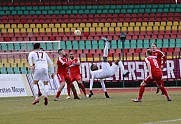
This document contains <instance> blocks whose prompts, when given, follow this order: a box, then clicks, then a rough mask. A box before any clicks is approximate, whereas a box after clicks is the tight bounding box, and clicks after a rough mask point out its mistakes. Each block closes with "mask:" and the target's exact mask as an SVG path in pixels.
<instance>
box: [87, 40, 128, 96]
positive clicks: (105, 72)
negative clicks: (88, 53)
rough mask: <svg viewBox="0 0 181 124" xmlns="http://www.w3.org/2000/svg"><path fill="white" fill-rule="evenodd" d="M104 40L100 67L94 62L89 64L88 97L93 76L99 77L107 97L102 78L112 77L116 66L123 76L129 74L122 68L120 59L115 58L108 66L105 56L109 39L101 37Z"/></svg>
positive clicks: (91, 93)
mask: <svg viewBox="0 0 181 124" xmlns="http://www.w3.org/2000/svg"><path fill="white" fill-rule="evenodd" d="M102 39H103V40H104V41H105V47H104V54H103V61H102V69H98V66H97V65H96V64H92V65H91V72H90V73H91V79H90V94H89V98H90V97H91V96H92V95H93V92H92V87H93V81H94V78H97V79H100V82H101V86H102V88H103V90H104V93H105V96H106V98H109V95H108V94H107V91H106V87H105V84H104V80H103V79H105V78H109V77H112V76H113V75H114V74H115V72H116V70H117V68H120V70H121V71H122V72H123V76H126V75H128V74H129V72H128V71H126V70H124V66H123V63H122V61H120V60H117V61H115V62H114V63H113V64H112V66H110V64H109V63H108V62H107V56H108V45H109V42H110V41H109V40H108V39H106V38H102Z"/></svg>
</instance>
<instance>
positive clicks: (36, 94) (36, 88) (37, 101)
mask: <svg viewBox="0 0 181 124" xmlns="http://www.w3.org/2000/svg"><path fill="white" fill-rule="evenodd" d="M33 83H34V85H33V89H34V92H35V100H34V101H33V103H32V104H33V105H35V104H37V103H39V96H38V86H37V84H38V81H33Z"/></svg>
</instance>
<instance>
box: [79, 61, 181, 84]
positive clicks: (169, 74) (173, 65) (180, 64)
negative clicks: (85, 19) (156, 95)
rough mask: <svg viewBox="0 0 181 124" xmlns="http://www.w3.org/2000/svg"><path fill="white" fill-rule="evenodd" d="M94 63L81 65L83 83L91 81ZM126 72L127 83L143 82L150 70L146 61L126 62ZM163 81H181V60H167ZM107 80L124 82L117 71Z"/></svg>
mask: <svg viewBox="0 0 181 124" xmlns="http://www.w3.org/2000/svg"><path fill="white" fill-rule="evenodd" d="M101 63H102V62H97V65H98V66H99V67H100V68H101ZM91 64H92V63H89V62H85V63H81V74H82V80H83V81H89V79H90V66H91ZM124 67H125V70H128V71H129V72H130V73H129V75H128V76H126V77H124V80H127V81H136V80H143V79H144V78H145V77H147V76H148V69H147V66H146V63H145V61H125V62H124ZM163 79H181V59H171V60H167V61H166V64H165V65H164V68H163ZM106 80H120V81H121V80H123V76H122V72H121V71H120V70H119V69H117V70H116V72H115V75H114V76H113V77H111V78H107V79H106Z"/></svg>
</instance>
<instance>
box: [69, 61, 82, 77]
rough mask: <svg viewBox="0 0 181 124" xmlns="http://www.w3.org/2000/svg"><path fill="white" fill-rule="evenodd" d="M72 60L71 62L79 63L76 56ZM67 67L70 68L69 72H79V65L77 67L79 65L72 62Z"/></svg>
mask: <svg viewBox="0 0 181 124" xmlns="http://www.w3.org/2000/svg"><path fill="white" fill-rule="evenodd" d="M71 61H72V63H78V62H79V63H80V61H79V59H78V58H74V59H73V60H71ZM69 68H70V73H71V74H80V67H79V65H74V64H71V65H70V66H69Z"/></svg>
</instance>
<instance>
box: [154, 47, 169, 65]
mask: <svg viewBox="0 0 181 124" xmlns="http://www.w3.org/2000/svg"><path fill="white" fill-rule="evenodd" d="M152 56H153V57H154V58H156V59H157V61H158V65H159V67H161V65H164V64H165V61H166V57H165V55H164V53H163V52H162V51H160V50H156V51H152ZM162 58H163V62H162Z"/></svg>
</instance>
